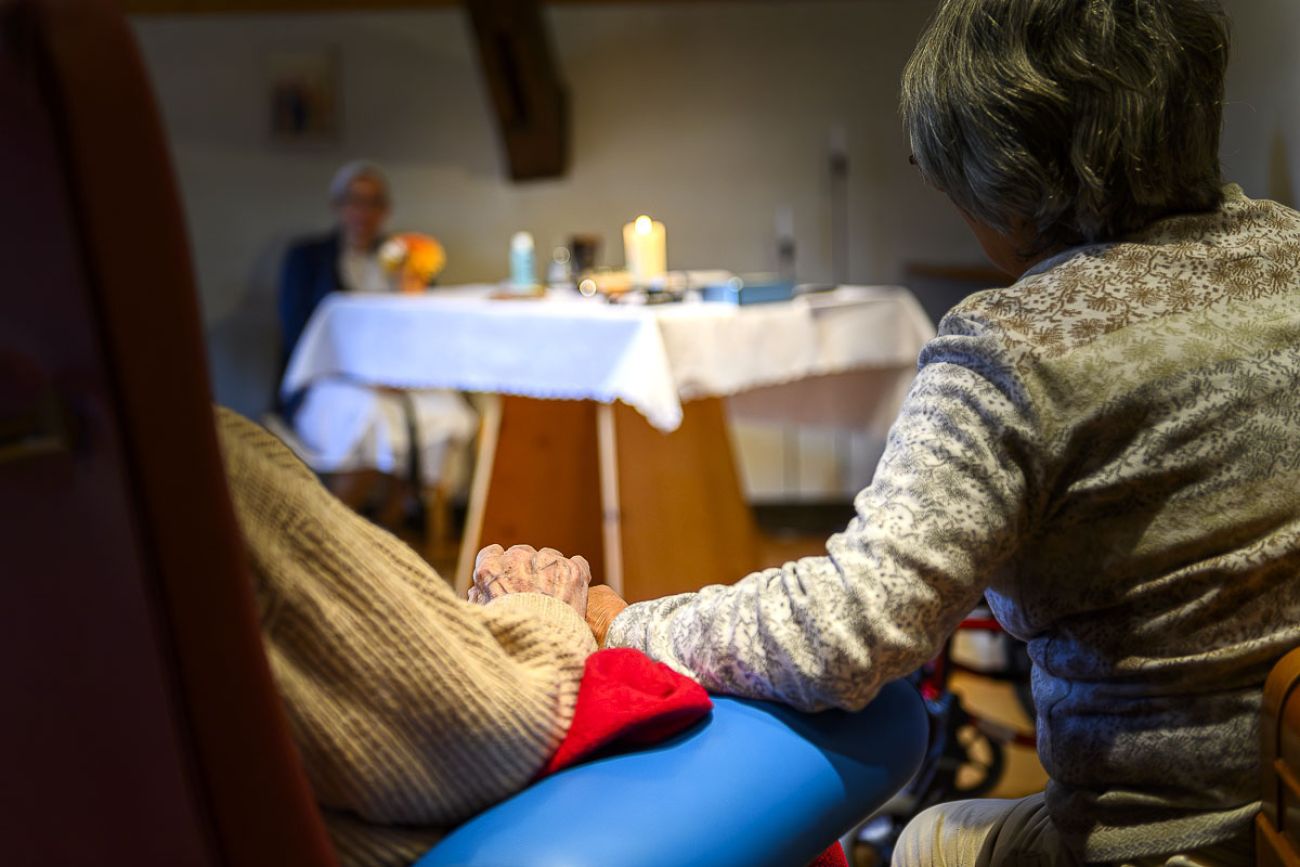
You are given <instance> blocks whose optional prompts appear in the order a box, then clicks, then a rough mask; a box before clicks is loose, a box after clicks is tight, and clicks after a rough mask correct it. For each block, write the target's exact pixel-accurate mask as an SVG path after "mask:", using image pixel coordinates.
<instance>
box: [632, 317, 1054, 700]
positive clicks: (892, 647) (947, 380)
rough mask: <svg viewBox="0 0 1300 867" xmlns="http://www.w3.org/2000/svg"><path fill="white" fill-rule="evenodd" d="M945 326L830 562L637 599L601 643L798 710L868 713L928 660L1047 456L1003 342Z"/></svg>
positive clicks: (983, 577) (1014, 543)
mask: <svg viewBox="0 0 1300 867" xmlns="http://www.w3.org/2000/svg"><path fill="white" fill-rule="evenodd" d="M947 324H948V325H949V328H948V329H947V330H946V331H947V333H944V334H943V335H942V336H940V337H938V338H936V339H935V340H934V341H932V342H931V343H930V344H929V345H928V346H927V348H926V350H925V351H924V352H923V354H922V358H921V368H920V371H919V373H918V375H917V378H916V380H915V381H914V383H913V385H912V388H911V391H910V392H909V394H908V397H907V399H906V400H905V401H904V405H903V407H902V409H901V410H900V414H899V417H898V419H897V420H896V422H895V424H894V426H893V428H892V429H891V431H890V434H889V439H888V443H887V446H886V449H885V453H884V455H883V456H882V458H881V461H880V464H879V466H878V468H877V470H876V475H875V478H874V480H873V482H872V484H871V486H870V487H868V488H867V489H866V490H864V491H863V492H862V493H860V494H859V495H858V497H857V498H856V500H855V508H856V511H857V516H856V517H855V518H854V519H853V521H852V522H851V523H850V524H849V526H848V528H847V529H846V530H844V531H843V532H841V533H838V534H836V535H834V536H832V537H831V538H830V540H829V541H828V543H827V555H826V556H822V557H809V558H805V559H802V560H799V561H798V562H794V563H787V564H785V565H784V566H782V567H780V568H772V569H766V570H764V571H761V572H757V573H754V574H752V575H749V576H748V577H746V578H744V579H742V580H740V581H739V582H737V583H735V584H733V585H727V586H721V585H719V586H710V587H705V588H704V589H702V590H700V591H699V592H697V593H685V594H680V595H676V596H669V597H665V598H662V599H657V600H651V601H648V602H643V603H639V604H635V605H632V606H630V607H629V608H627V609H625V610H624V611H623V612H622V613H621V614H620V615H619V616H618V617H617V618H615V620H614V622H613V623H612V624H611V627H610V630H609V632H608V634H607V636H606V643H607V646H611V647H618V646H622V647H635V648H638V649H640V650H642V651H644V652H645V653H646V654H648V655H649V656H651V657H652V658H654V659H657V660H660V661H662V662H664V663H666V664H668V665H669V666H670V667H672V668H674V669H676V670H678V671H680V672H682V673H684V674H688V675H690V676H692V677H695V678H696V679H698V680H699V682H700V683H701V684H702V685H704V686H705V687H706V688H708V689H710V690H713V691H717V692H724V693H730V694H734V695H741V696H746V697H751V698H763V699H772V700H776V701H780V702H784V703H786V704H790V705H793V706H794V707H797V708H800V709H804V710H820V709H824V708H827V707H840V708H847V709H858V708H861V707H862V706H863V705H865V704H866V703H867V702H868V701H869V700H870V699H871V698H872V697H873V696H874V695H875V693H876V691H877V690H878V689H879V688H880V686H881V685H882V684H884V683H885V682H887V681H889V680H891V679H894V678H896V677H899V676H901V675H903V674H906V673H908V672H910V671H912V670H914V669H915V668H917V667H918V666H919V665H921V664H922V663H924V662H925V661H926V660H927V659H929V658H930V657H931V656H933V655H934V653H935V652H936V651H937V649H938V647H939V645H940V643H941V642H942V641H943V640H944V639H945V638H946V636H947V635H948V633H950V632H951V631H952V629H953V628H954V627H955V626H956V624H957V623H958V622H959V621H960V620H961V618H962V617H963V616H964V615H966V614H967V613H969V612H970V610H971V609H972V608H973V607H974V606H975V604H976V603H977V602H978V600H979V598H980V594H981V593H982V592H983V591H984V589H985V588H986V587H987V586H988V584H989V583H990V581H991V579H992V578H993V575H994V573H995V572H996V570H997V569H998V568H999V567H1000V566H1001V565H1003V564H1004V563H1006V562H1007V561H1008V560H1009V558H1011V557H1012V556H1013V555H1014V553H1015V552H1016V550H1017V548H1018V546H1019V544H1020V540H1021V539H1022V538H1023V537H1024V536H1025V534H1026V532H1027V529H1028V525H1029V523H1030V521H1031V512H1032V510H1031V508H1030V506H1029V503H1030V501H1031V500H1032V498H1033V493H1032V491H1033V488H1034V479H1035V476H1036V474H1037V469H1036V464H1037V462H1038V458H1037V456H1036V455H1037V452H1038V445H1037V442H1036V440H1037V436H1038V435H1037V433H1036V431H1035V425H1034V422H1033V412H1032V409H1031V407H1030V405H1029V401H1028V400H1027V398H1026V396H1025V394H1024V391H1023V389H1022V388H1021V387H1020V385H1019V384H1018V382H1017V380H1016V377H1015V374H1014V371H1013V369H1012V365H1010V364H1008V363H1006V362H1005V361H1004V360H1003V358H1002V353H1001V352H1000V351H999V349H998V346H997V342H996V341H995V340H993V339H992V338H991V337H989V336H987V335H985V334H981V333H980V330H979V329H978V328H973V327H969V328H968V327H966V326H964V325H962V324H960V323H958V322H957V321H956V320H952V321H951V322H949V323H947Z"/></svg>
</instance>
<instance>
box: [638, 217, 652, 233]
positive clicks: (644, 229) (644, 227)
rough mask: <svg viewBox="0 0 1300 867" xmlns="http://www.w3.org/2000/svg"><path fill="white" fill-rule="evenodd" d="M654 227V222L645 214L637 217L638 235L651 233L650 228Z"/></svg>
mask: <svg viewBox="0 0 1300 867" xmlns="http://www.w3.org/2000/svg"><path fill="white" fill-rule="evenodd" d="M653 228H654V222H653V221H651V219H650V218H649V217H647V216H646V215H645V214H642V215H641V216H639V217H637V218H636V233H637V234H638V235H649V234H650V230H651V229H653Z"/></svg>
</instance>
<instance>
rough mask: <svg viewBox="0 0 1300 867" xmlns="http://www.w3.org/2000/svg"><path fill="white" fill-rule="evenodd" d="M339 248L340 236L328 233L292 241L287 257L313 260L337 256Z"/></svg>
mask: <svg viewBox="0 0 1300 867" xmlns="http://www.w3.org/2000/svg"><path fill="white" fill-rule="evenodd" d="M338 248H339V239H338V235H337V234H335V233H333V232H327V233H326V234H323V235H307V236H304V237H301V238H297V239H296V240H294V241H291V242H290V243H289V248H288V250H287V252H286V253H285V255H286V257H288V258H291V259H312V258H317V257H319V256H325V255H337V253H338Z"/></svg>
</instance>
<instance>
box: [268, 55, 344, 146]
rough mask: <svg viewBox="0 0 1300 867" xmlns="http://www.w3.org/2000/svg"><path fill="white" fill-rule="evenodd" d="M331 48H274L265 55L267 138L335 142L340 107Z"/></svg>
mask: <svg viewBox="0 0 1300 867" xmlns="http://www.w3.org/2000/svg"><path fill="white" fill-rule="evenodd" d="M338 54H339V53H338V50H337V49H336V48H334V47H324V48H277V49H275V50H273V51H270V52H268V54H267V55H266V68H267V103H268V104H267V111H268V115H269V120H270V132H271V139H272V140H273V141H275V142H278V143H281V144H329V143H333V142H336V141H338V139H339V132H340V118H341V116H342V106H341V104H340V98H339V68H338V67H339V59H338Z"/></svg>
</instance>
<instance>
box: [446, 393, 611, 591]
mask: <svg viewBox="0 0 1300 867" xmlns="http://www.w3.org/2000/svg"><path fill="white" fill-rule="evenodd" d="M500 400H501V416H500V422H499V433H498V439H497V441H496V448H495V454H494V456H493V459H492V463H491V464H490V465H480V466H478V467H476V468H475V471H474V476H475V485H476V486H478V485H482V486H483V487H482V491H483V497H482V500H481V501H482V503H483V510H482V517H481V519H480V520H479V521H478V522H477V526H474V527H467V528H466V533H465V536H466V543H465V547H464V549H462V550H463V551H465V552H468V553H467V554H466V555H465V556H467V557H468V558H469V560H470V562H469V563H468V564H462V567H461V568H462V570H463V571H465V573H466V575H468V574H469V570H470V569H472V567H473V563H472V558H473V555H474V553H477V550H478V548H479V547H480V546H481V545H488V544H494V543H495V544H498V545H501V546H503V547H506V548H509V547H510V546H511V545H521V544H522V545H532V546H534V547H537V548H540V547H543V546H548V547H551V548H556V549H558V550H559V551H561V552H563V553H564V554H565V555H567V556H573V555H575V554H581V555H582V556H584V557H586V558H587V560H588V562H590V563H591V568H592V573H593V576H594V578H595V579H596V580H597V581H601V580H604V577H605V545H604V540H603V538H602V536H603V529H602V523H601V488H600V478H599V460H600V459H599V442H598V437H597V423H596V404H594V403H592V402H591V401H574V400H535V399H532V398H526V397H512V396H503V397H502V398H501V399H500ZM489 475H490V478H489ZM476 490H477V488H476ZM463 559H464V557H463Z"/></svg>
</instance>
